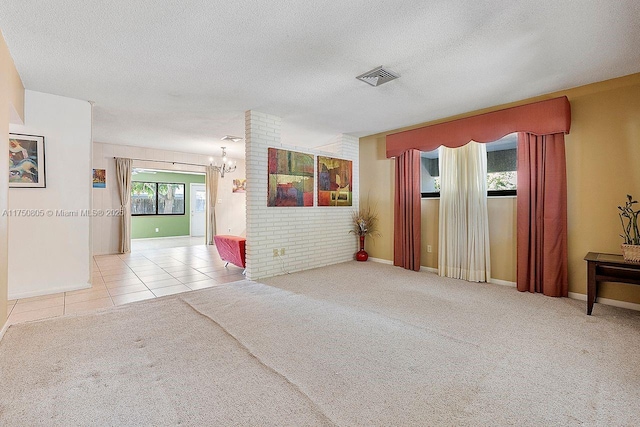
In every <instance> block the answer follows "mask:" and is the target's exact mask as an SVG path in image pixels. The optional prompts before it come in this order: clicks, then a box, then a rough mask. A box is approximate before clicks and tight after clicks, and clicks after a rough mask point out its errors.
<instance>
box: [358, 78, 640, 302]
mask: <svg viewBox="0 0 640 427" xmlns="http://www.w3.org/2000/svg"><path fill="white" fill-rule="evenodd" d="M557 96H567V97H568V98H569V101H570V102H571V115H572V123H571V133H570V134H569V135H567V136H566V153H567V177H568V178H567V186H568V212H567V214H568V221H569V236H568V238H569V292H573V293H581V294H584V293H586V263H585V261H584V260H583V258H584V256H585V255H586V254H587V252H589V251H595V252H608V253H621V251H620V243H621V238H620V237H619V236H618V235H619V234H620V232H621V230H620V229H619V228H620V222H619V219H618V216H617V206H618V205H619V204H621V203H623V202H624V198H625V195H626V194H632V195H634V196H635V197H636V199H638V198H640V74H633V75H630V76H626V77H621V78H618V79H613V80H607V81H604V82H599V83H594V84H591V85H587V86H581V87H578V88H573V89H567V90H564V91H560V92H556V93H552V94H548V95H544V96H540V97H537V98H533V99H528V100H522V101H518V102H514V103H511V104H507V105H501V106H495V107H492V108H487V109H484V110H480V111H474V112H470V113H466V114H462V115H459V116H455V117H448V118H443V119H440V120H436V121H433V122H428V123H419V124H416V125H413V126H410V127H407V128H402V129H394V130H391V131H389V132H386V133H381V134H376V135H371V136H367V137H363V138H360V163H361V168H360V171H361V172H360V183H361V190H360V191H361V194H363V195H366V194H367V193H370V195H371V198H372V199H374V198H375V199H377V200H378V211H379V213H380V223H381V232H382V234H383V236H382V237H380V238H377V239H376V242H375V245H374V244H373V243H367V251H368V252H369V254H370V256H371V257H374V258H381V259H384V260H391V259H392V258H393V187H394V178H393V176H394V175H393V168H394V166H393V161H392V160H388V159H386V158H385V137H386V135H387V134H389V133H394V132H399V131H402V130H408V129H413V128H417V127H421V126H425V125H430V124H435V123H441V122H444V121H448V120H453V119H457V118H462V117H468V116H471V115H475V114H480V113H485V112H489V111H495V110H499V109H503V108H507V107H512V106H516V105H522V104H525V103H529V102H534V101H539V100H543V99H550V98H554V97H557ZM437 204H438V202H437V200H423V201H422V206H423V210H422V215H423V224H422V226H423V241H422V252H423V253H422V263H423V265H424V266H427V267H435V266H436V265H437V240H438V239H437V211H438V208H437ZM488 208H489V232H490V239H491V255H492V261H491V269H492V274H493V276H494V278H496V279H501V280H506V281H515V280H516V279H515V275H516V270H515V262H516V259H515V248H516V245H515V238H516V234H515V226H516V223H515V213H516V207H515V199H513V198H511V199H509V198H505V199H491V200H490V201H489V204H488ZM427 244H430V245H432V248H433V252H432V253H427V252H426V245H427ZM599 296H602V297H604V298H610V299H615V300H619V301H626V302H631V303H639V304H640V287H639V286H635V285H625V284H618V283H607V284H604V285H603V286H601V289H600V291H599Z"/></svg>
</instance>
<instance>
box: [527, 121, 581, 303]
mask: <svg viewBox="0 0 640 427" xmlns="http://www.w3.org/2000/svg"><path fill="white" fill-rule="evenodd" d="M517 203H518V214H517V215H518V221H517V222H518V232H517V235H518V282H517V283H518V290H519V291H529V292H539V293H543V294H544V295H547V296H552V297H566V296H568V292H569V287H568V280H567V173H566V160H565V150H564V134H562V133H557V134H553V135H540V136H538V135H533V134H530V133H524V132H521V133H518V202H517Z"/></svg>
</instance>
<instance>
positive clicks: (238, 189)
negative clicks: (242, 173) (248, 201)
mask: <svg viewBox="0 0 640 427" xmlns="http://www.w3.org/2000/svg"><path fill="white" fill-rule="evenodd" d="M231 191H233V192H234V193H246V192H247V180H246V179H234V180H233V188H232V190H231Z"/></svg>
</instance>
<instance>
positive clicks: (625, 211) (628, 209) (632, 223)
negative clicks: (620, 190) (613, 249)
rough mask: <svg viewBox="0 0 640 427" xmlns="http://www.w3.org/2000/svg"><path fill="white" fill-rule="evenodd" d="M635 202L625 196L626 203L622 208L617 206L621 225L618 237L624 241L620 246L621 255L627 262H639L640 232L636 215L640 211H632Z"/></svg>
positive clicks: (628, 196) (630, 197)
mask: <svg viewBox="0 0 640 427" xmlns="http://www.w3.org/2000/svg"><path fill="white" fill-rule="evenodd" d="M637 203H638V201H637V200H633V197H632V196H630V195H629V194H627V201H626V203H625V204H624V206H618V210H619V211H620V212H618V216H619V217H620V223H621V224H622V232H623V233H624V234H621V235H620V237H622V239H623V240H624V243H623V244H622V255H623V257H624V259H625V260H628V261H640V231H639V230H638V215H639V214H640V209H638V210H634V209H633V208H634V205H635V204H637Z"/></svg>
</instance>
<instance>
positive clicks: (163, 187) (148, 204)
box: [131, 181, 185, 215]
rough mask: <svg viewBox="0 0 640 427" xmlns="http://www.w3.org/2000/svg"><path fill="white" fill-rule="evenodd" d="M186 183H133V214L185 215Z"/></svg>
mask: <svg viewBox="0 0 640 427" xmlns="http://www.w3.org/2000/svg"><path fill="white" fill-rule="evenodd" d="M184 189H185V184H170V183H159V182H138V181H134V182H132V183H131V215H184Z"/></svg>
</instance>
